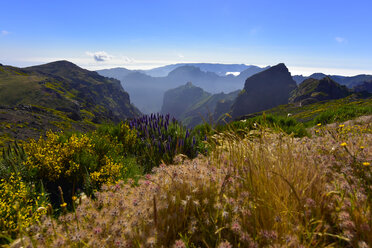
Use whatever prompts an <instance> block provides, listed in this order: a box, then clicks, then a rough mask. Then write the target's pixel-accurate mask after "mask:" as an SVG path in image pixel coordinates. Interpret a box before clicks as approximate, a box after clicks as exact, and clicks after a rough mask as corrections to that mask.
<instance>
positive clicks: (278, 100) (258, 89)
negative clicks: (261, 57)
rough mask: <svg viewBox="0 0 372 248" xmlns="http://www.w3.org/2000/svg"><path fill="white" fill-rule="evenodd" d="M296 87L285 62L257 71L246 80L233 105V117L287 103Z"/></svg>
mask: <svg viewBox="0 0 372 248" xmlns="http://www.w3.org/2000/svg"><path fill="white" fill-rule="evenodd" d="M295 88H296V82H295V81H294V80H293V79H292V76H291V74H290V73H289V71H288V68H287V67H286V66H285V65H284V64H283V63H281V64H278V65H276V66H273V67H271V68H269V69H267V70H265V71H263V72H260V73H257V74H255V75H253V76H251V77H249V78H248V79H247V80H246V81H245V85H244V89H243V90H242V91H241V92H240V94H239V96H238V97H237V98H236V100H235V102H234V104H233V106H232V117H233V118H237V117H239V116H242V115H246V114H250V113H254V112H259V111H263V110H265V109H270V108H273V107H276V106H278V105H281V104H286V103H288V99H289V97H290V93H291V91H293V90H294V89H295Z"/></svg>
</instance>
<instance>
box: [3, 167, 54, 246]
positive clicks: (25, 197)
mask: <svg viewBox="0 0 372 248" xmlns="http://www.w3.org/2000/svg"><path fill="white" fill-rule="evenodd" d="M46 205H47V199H46V195H45V193H37V192H36V191H35V188H34V187H31V186H30V185H28V184H26V183H25V182H23V181H22V178H21V176H20V175H19V174H14V173H12V174H11V175H10V177H9V178H8V179H4V178H3V179H1V180H0V232H1V234H2V235H1V236H0V244H5V243H8V242H9V241H10V240H12V239H14V238H15V237H16V234H18V233H19V232H23V231H25V229H26V228H27V227H29V226H30V225H32V224H34V223H35V222H36V221H38V220H39V218H40V217H41V216H42V215H43V214H45V212H46Z"/></svg>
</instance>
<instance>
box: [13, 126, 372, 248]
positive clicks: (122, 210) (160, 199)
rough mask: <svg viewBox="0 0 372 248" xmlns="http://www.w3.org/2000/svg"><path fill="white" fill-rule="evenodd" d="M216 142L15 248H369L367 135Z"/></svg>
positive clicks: (44, 227) (343, 132)
mask: <svg viewBox="0 0 372 248" xmlns="http://www.w3.org/2000/svg"><path fill="white" fill-rule="evenodd" d="M362 122H363V123H360V124H355V125H354V124H353V125H350V126H348V125H346V126H333V127H321V126H320V127H317V128H316V129H315V130H313V138H311V139H310V138H301V139H300V138H293V137H291V136H288V135H286V134H283V133H274V132H271V131H270V130H267V129H260V128H257V130H253V131H250V132H249V133H247V134H246V135H245V138H243V139H240V138H238V137H237V136H236V135H235V134H234V133H227V132H225V133H221V134H219V135H215V136H214V137H213V138H212V139H211V141H210V145H211V146H212V148H213V149H212V150H213V152H212V154H211V155H210V156H209V157H201V156H199V157H198V158H196V159H194V160H191V161H190V160H185V161H183V157H181V156H180V157H178V158H179V160H180V161H181V164H178V165H174V166H165V165H161V166H160V167H159V168H155V169H154V171H153V172H154V173H153V174H151V175H146V176H145V177H144V178H143V179H141V180H140V181H139V185H134V183H133V182H129V183H128V184H124V183H118V184H117V185H113V186H106V187H104V188H103V190H102V191H101V192H98V193H96V199H95V200H92V199H85V200H82V201H81V204H79V205H78V206H77V208H76V211H75V212H74V213H70V214H67V215H63V216H61V217H60V218H59V219H58V220H54V219H52V218H51V217H50V216H45V220H44V221H43V222H42V224H41V225H39V226H34V227H32V228H31V229H30V230H29V234H28V235H25V236H24V237H23V239H22V240H19V242H18V244H14V245H13V246H14V247H17V246H18V247H19V246H21V245H22V243H23V244H24V246H27V244H28V245H30V246H32V245H33V246H34V247H369V246H371V245H372V235H371V232H372V229H371V228H372V223H371V217H372V216H371V205H372V203H371V200H372V194H371V192H372V186H371V185H372V176H371V165H370V164H369V163H370V162H371V160H372V157H371V156H372V150H371V145H372V130H371V127H370V125H369V123H370V121H369V120H367V121H366V120H364V121H363V120H362Z"/></svg>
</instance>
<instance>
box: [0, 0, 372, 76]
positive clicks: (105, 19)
mask: <svg viewBox="0 0 372 248" xmlns="http://www.w3.org/2000/svg"><path fill="white" fill-rule="evenodd" d="M0 3H1V5H0V6H1V9H0V13H1V14H0V63H2V64H11V65H15V66H29V65H35V64H41V63H45V62H50V61H54V60H60V59H67V60H70V61H72V62H74V63H76V64H78V65H79V66H82V67H84V68H87V69H101V68H111V67H126V68H130V69H135V68H143V69H144V68H152V67H156V66H161V65H165V64H171V63H178V62H213V63H245V64H254V65H260V66H266V65H274V64H277V63H280V62H284V63H286V65H287V66H288V67H289V69H290V71H291V72H292V74H298V73H302V74H305V75H308V74H311V73H313V72H318V71H321V72H325V73H331V74H341V75H354V74H359V73H369V74H372V32H371V31H372V15H371V14H370V11H371V10H372V1H370V0H363V1H362V0H355V1H349V0H348V1H346V0H338V1H333V0H322V1H319V0H311V1H305V0H292V1H290V0H260V1H249V0H230V1H229V0H224V1H222V0H213V1H210V0H198V1H196V0H187V1H183V0H182V1H177V0H135V1H134V0H133V1H132V0H130V1H129V0H121V1H110V0H105V1H103V0H99V1H98V0H90V1H83V0H81V1H77V0H74V1H70V0H63V1H60V0H53V1H51V0H48V1H37V0H22V1H21V0H12V1H9V0H0Z"/></svg>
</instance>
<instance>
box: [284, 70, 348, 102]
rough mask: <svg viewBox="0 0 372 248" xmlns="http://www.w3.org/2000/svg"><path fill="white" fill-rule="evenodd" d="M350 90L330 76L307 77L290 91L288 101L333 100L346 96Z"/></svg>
mask: <svg viewBox="0 0 372 248" xmlns="http://www.w3.org/2000/svg"><path fill="white" fill-rule="evenodd" d="M351 94H352V90H350V89H348V88H347V87H346V86H344V85H340V84H338V83H336V82H335V81H334V80H332V79H331V78H330V77H327V76H326V77H324V78H322V79H314V78H309V79H306V80H305V81H303V82H302V83H301V84H300V85H299V86H298V87H297V88H296V89H295V90H294V91H293V92H292V93H291V97H290V98H289V103H295V102H299V103H301V105H307V104H312V103H316V102H319V101H325V100H334V99H340V98H344V97H347V96H349V95H351Z"/></svg>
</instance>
